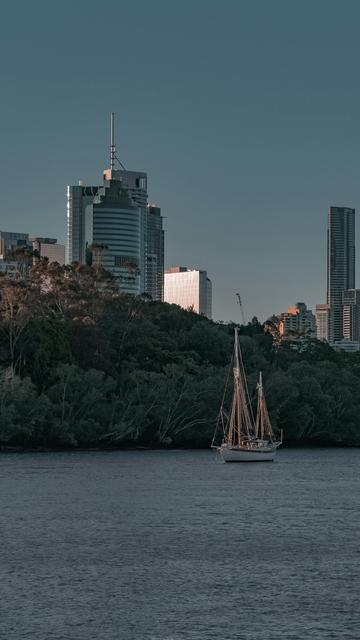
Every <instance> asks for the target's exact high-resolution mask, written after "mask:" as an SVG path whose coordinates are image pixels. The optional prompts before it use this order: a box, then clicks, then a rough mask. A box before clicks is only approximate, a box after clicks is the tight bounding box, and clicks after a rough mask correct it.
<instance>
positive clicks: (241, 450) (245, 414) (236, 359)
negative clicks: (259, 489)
mask: <svg viewBox="0 0 360 640" xmlns="http://www.w3.org/2000/svg"><path fill="white" fill-rule="evenodd" d="M232 362H233V365H234V367H233V376H234V391H233V398H232V403H231V407H230V412H229V414H227V413H226V411H225V410H224V399H225V394H226V389H225V392H224V398H223V403H222V406H221V409H220V414H219V420H218V424H217V428H216V430H215V434H214V440H213V443H212V447H213V448H215V449H217V451H218V452H219V454H220V456H221V458H222V460H223V461H224V462H265V461H272V460H274V457H275V454H276V449H277V448H278V447H280V445H281V444H282V432H281V438H280V440H278V441H277V440H276V439H275V437H274V433H273V430H272V426H271V422H270V417H269V414H268V411H267V407H266V401H265V395H264V387H263V381H262V373H261V372H260V375H259V382H258V385H257V391H258V402H257V412H256V417H254V414H253V410H252V406H251V402H250V396H249V391H248V386H247V381H246V376H245V370H244V365H243V360H242V355H241V349H240V344H239V336H238V328H237V327H236V328H235V340H234V354H233V360H232ZM220 424H221V425H222V428H223V437H222V441H221V444H220V445H216V444H215V438H216V434H217V432H218V429H219V425H220Z"/></svg>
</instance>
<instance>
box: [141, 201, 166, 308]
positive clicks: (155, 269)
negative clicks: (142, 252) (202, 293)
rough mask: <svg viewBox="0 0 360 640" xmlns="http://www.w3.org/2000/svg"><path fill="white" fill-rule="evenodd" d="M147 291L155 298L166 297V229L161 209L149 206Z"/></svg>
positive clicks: (152, 205) (146, 267) (146, 266)
mask: <svg viewBox="0 0 360 640" xmlns="http://www.w3.org/2000/svg"><path fill="white" fill-rule="evenodd" d="M146 220H147V232H146V263H145V291H146V293H148V294H149V295H150V296H151V298H152V299H153V300H160V301H161V300H163V299H164V231H163V222H162V220H163V219H162V216H161V209H160V207H157V206H156V205H154V204H149V205H148V207H147V217H146Z"/></svg>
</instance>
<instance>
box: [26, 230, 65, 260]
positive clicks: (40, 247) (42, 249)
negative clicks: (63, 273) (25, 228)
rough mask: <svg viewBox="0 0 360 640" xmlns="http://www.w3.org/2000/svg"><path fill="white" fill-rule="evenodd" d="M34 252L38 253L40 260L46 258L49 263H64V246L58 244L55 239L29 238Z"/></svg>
mask: <svg viewBox="0 0 360 640" xmlns="http://www.w3.org/2000/svg"><path fill="white" fill-rule="evenodd" d="M29 241H30V242H31V244H32V248H33V250H34V251H38V252H39V254H40V257H41V258H48V260H49V262H58V263H59V264H61V265H63V264H64V262H65V246H64V245H63V244H58V243H57V240H56V238H39V237H37V236H36V237H30V238H29Z"/></svg>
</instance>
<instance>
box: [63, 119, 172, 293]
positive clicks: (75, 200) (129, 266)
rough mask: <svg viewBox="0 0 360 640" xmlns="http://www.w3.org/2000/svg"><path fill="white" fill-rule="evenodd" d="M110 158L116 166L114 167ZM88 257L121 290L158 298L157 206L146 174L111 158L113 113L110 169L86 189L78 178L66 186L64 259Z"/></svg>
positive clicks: (160, 257) (161, 257)
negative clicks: (153, 204) (150, 199)
mask: <svg viewBox="0 0 360 640" xmlns="http://www.w3.org/2000/svg"><path fill="white" fill-rule="evenodd" d="M115 161H116V162H117V163H118V164H119V166H120V168H116V169H115ZM96 245H97V248H96ZM99 247H102V249H101V251H100V248H99ZM94 251H95V253H94ZM95 254H96V256H95ZM100 254H101V255H100ZM94 258H95V259H96V261H97V262H98V261H99V260H100V259H101V261H102V263H103V266H104V267H105V268H106V269H107V270H109V271H110V272H111V273H112V274H113V275H114V277H115V278H117V279H118V280H119V284H120V287H121V288H122V289H123V290H124V291H126V292H127V293H134V294H139V293H148V294H149V295H150V296H151V297H152V298H153V299H156V300H161V299H162V296H163V268H164V237H163V231H162V217H161V215H160V209H159V208H158V207H155V208H153V207H148V193H147V174H146V173H144V172H142V171H128V170H126V169H125V168H124V167H123V166H122V165H121V163H120V162H119V161H118V159H117V157H116V147H115V141H114V114H111V140H110V169H107V170H105V171H104V173H103V185H101V186H100V185H98V186H92V187H88V186H85V185H84V184H83V183H82V182H80V183H79V185H77V186H69V187H68V189H67V250H66V262H67V263H71V262H73V261H78V262H81V263H85V262H89V261H90V262H91V260H93V259H94Z"/></svg>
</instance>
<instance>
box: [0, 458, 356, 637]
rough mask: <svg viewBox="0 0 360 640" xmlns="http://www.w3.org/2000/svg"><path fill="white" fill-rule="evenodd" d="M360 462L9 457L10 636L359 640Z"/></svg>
mask: <svg viewBox="0 0 360 640" xmlns="http://www.w3.org/2000/svg"><path fill="white" fill-rule="evenodd" d="M359 464H360V450H355V449H354V450H345V449H339V450H335V449H333V450H328V449H320V450H290V451H286V450H282V451H280V452H279V454H278V459H277V461H276V462H275V463H273V464H271V463H267V464H264V463H253V464H250V465H225V464H217V463H216V461H215V459H214V455H213V453H212V452H207V451H156V452H146V451H144V452H113V453H110V452H109V453H59V454H57V453H53V454H23V455H13V454H7V455H2V456H0V491H1V504H0V524H1V531H0V536H1V538H0V544H1V546H0V554H1V556H0V607H1V617H0V638H1V640H13V639H14V640H15V639H16V640H25V639H26V640H28V639H34V640H35V639H36V640H52V639H56V640H58V639H59V640H60V639H69V640H113V639H114V640H115V639H119V640H142V639H144V640H182V639H184V640H185V639H186V640H207V639H209V640H215V639H221V640H233V639H246V640H253V639H254V640H255V639H256V640H265V639H266V640H272V639H274V640H279V639H283V638H286V639H296V640H300V639H305V638H306V639H311V640H317V639H320V638H321V639H323V638H336V639H337V640H338V639H346V638H351V639H353V638H360V604H359V599H360V596H359V593H360V580H359V579H360V565H359V557H360V510H359V495H360V481H359Z"/></svg>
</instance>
